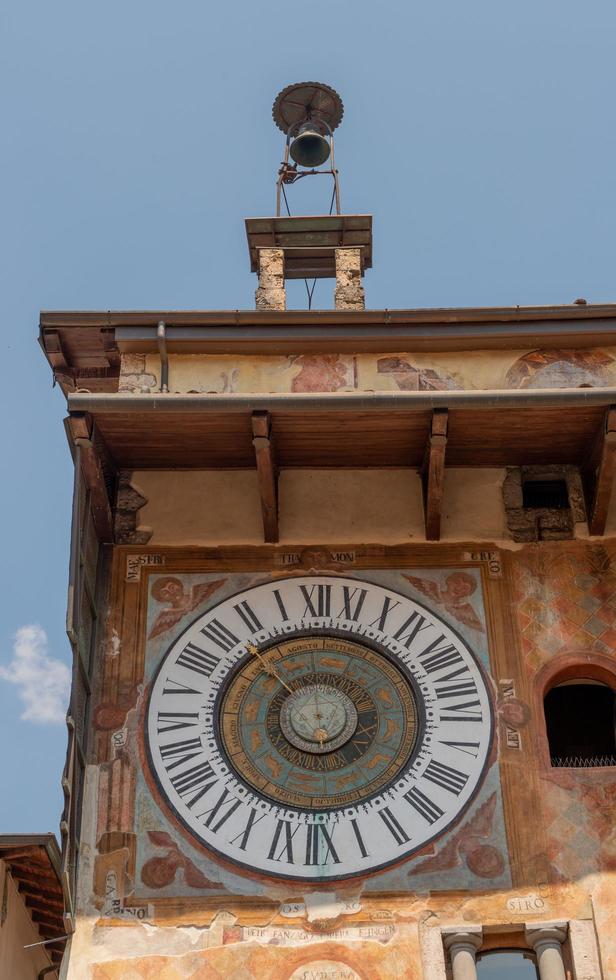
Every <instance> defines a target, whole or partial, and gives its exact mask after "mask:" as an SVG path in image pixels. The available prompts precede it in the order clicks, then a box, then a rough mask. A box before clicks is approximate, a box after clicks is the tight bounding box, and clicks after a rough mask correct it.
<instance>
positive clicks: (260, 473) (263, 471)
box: [252, 412, 279, 544]
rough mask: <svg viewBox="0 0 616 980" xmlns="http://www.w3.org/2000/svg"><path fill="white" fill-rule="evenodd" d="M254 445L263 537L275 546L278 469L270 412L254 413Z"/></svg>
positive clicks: (277, 535)
mask: <svg viewBox="0 0 616 980" xmlns="http://www.w3.org/2000/svg"><path fill="white" fill-rule="evenodd" d="M252 433H253V439H252V444H253V446H254V449H255V461H256V465H257V478H258V484H259V494H260V497H261V514H262V517H263V536H264V540H265V541H266V543H268V544H275V543H276V542H277V541H278V538H279V532H278V468H277V466H276V458H275V452H274V446H273V443H272V434H271V418H270V414H269V412H253V413H252Z"/></svg>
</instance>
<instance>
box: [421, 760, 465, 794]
mask: <svg viewBox="0 0 616 980" xmlns="http://www.w3.org/2000/svg"><path fill="white" fill-rule="evenodd" d="M423 777H424V779H429V780H430V782H431V783H436V785H437V786H441V787H442V789H446V790H447V792H449V793H453V794H454V795H455V796H459V795H460V793H461V792H462V790H463V789H464V787H465V786H466V784H467V782H468V776H467V775H466V773H464V772H460V770H459V769H454V768H453V766H446V765H445V763H444V762H437V761H436V759H431V761H430V762H429V764H428V766H427V767H426V769H425V770H424V773H423Z"/></svg>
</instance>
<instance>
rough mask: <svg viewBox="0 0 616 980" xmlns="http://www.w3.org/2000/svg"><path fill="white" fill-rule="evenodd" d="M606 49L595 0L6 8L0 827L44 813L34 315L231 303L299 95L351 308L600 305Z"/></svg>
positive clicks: (51, 686)
mask: <svg viewBox="0 0 616 980" xmlns="http://www.w3.org/2000/svg"><path fill="white" fill-rule="evenodd" d="M615 32H616V7H615V6H614V4H613V3H612V2H609V0H604V2H597V0H586V2H585V3H584V4H580V3H579V2H575V3H574V2H571V0H541V2H540V3H538V2H537V0H518V2H517V3H515V4H512V3H503V2H499V0H467V2H465V3H460V0H434V2H430V3H428V2H424V3H421V4H420V3H418V2H416V0H404V2H402V0H380V2H367V0H312V2H310V3H302V4H299V3H298V4H295V5H293V4H289V3H288V2H284V3H283V2H278V0H260V2H259V3H252V2H248V0H236V2H230V3H226V4H212V3H206V2H204V0H200V2H197V0H176V2H175V3H170V2H165V3H162V2H159V0H148V2H145V0H128V2H127V0H123V2H118V0H107V2H106V3H104V4H102V3H96V4H95V3H93V2H91V0H90V2H88V0H73V2H69V0H55V2H54V3H49V2H48V0H45V2H43V0H38V2H36V0H7V2H5V3H4V4H3V6H2V10H1V11H0V90H1V91H2V93H3V100H2V102H3V104H2V113H1V115H0V120H1V123H0V143H1V145H2V148H1V156H0V159H1V161H2V179H1V181H0V196H1V200H0V213H1V214H2V226H3V232H2V236H1V240H0V250H1V254H0V296H1V298H2V309H3V324H2V355H3V362H2V363H3V371H2V381H1V383H0V399H1V400H2V412H1V414H0V426H1V427H2V428H1V438H2V445H3V447H4V458H5V460H7V459H8V466H6V467H5V469H4V477H3V480H2V483H1V484H0V494H1V495H2V503H3V514H4V529H3V534H2V539H1V540H2V562H1V571H0V574H1V576H2V580H1V582H0V596H2V603H1V616H0V786H1V787H2V789H1V792H0V832H26V831H36V832H43V831H49V830H57V824H58V817H59V812H60V807H61V793H60V773H61V768H62V764H63V758H64V746H65V731H64V727H63V725H62V724H61V723H58V721H57V719H58V718H60V717H61V715H62V713H63V710H64V705H63V689H64V685H65V677H66V672H65V670H64V669H63V667H62V664H65V665H66V664H68V663H69V648H68V641H67V640H66V638H65V635H64V610H65V598H66V578H67V563H68V537H69V515H70V495H71V466H70V457H69V454H68V450H67V448H66V443H65V439H64V434H63V429H62V424H61V420H62V417H63V414H64V405H63V398H62V395H61V392H59V390H58V389H56V390H52V386H51V377H50V372H49V370H48V368H47V366H46V363H45V361H44V359H43V356H42V354H41V352H40V351H39V350H38V348H37V346H36V334H37V324H38V312H39V310H40V309H41V308H44V309H108V308H115V309H144V308H146V309H147V308H155V309H173V308H179V309H228V308H232V309H235V308H250V307H252V306H253V291H254V287H255V283H254V281H253V279H252V277H251V275H250V272H249V269H248V259H247V253H246V245H245V238H244V229H243V218H244V217H246V216H249V215H262V214H270V213H272V209H273V206H274V176H275V172H276V169H277V166H278V163H279V160H280V156H281V151H282V142H281V138H280V134H279V132H278V130H277V129H276V128H275V127H274V125H273V123H272V122H271V115H270V110H271V103H272V101H273V99H274V96H275V95H276V93H277V92H278V91H279V90H280V89H281V88H283V87H284V86H285V85H287V84H288V83H290V82H294V81H301V80H304V79H320V80H323V81H325V82H327V83H329V84H330V85H333V86H334V87H335V88H336V89H337V90H338V91H339V92H340V93H341V95H342V97H343V99H344V102H345V117H344V121H343V124H342V126H341V128H340V130H339V131H338V133H337V142H336V153H337V162H338V166H339V168H340V171H341V182H342V205H343V210H344V211H347V212H370V213H372V214H373V215H374V222H375V226H374V268H373V270H371V271H370V272H368V274H367V276H366V282H365V286H366V296H367V303H368V305H369V306H372V307H377V308H379V307H416V306H458V305H459V306H473V305H486V306H489V305H501V304H503V305H515V304H521V305H523V304H532V303H569V302H571V301H572V300H574V299H575V298H576V297H578V296H584V297H586V298H587V299H588V300H589V302H609V301H611V300H614V299H616V288H615V283H614V276H615V272H614V268H615V267H614V249H613V241H614V228H615V227H616V223H615V210H616V184H615V180H616V178H615V173H616V171H615V168H614V160H615V159H616V127H615V125H614V110H613V106H614V90H615V84H614V83H615V81H616V62H615V59H614V57H613V51H614V42H615ZM304 183H305V184H306V185H308V184H309V183H310V182H304ZM311 183H312V184H313V185H315V184H317V185H318V186H319V187H320V186H321V185H320V184H319V182H316V181H313V182H311ZM325 197H326V195H325V194H324V192H323V191H321V192H320V193H317V190H316V189H315V187H314V186H313V187H309V186H305V187H301V186H300V187H298V188H291V197H290V203H291V207H292V209H293V210H294V211H295V213H298V212H301V211H303V210H313V211H322V210H324V209H326V203H325ZM328 203H329V202H328V201H327V204H328ZM302 288H303V287H302V286H301V284H293V289H291V290H290V297H289V300H290V305H295V306H304V304H305V297H304V295H303V294H302V292H301V289H302ZM331 293H332V285H331V283H324V284H318V285H317V290H316V293H315V298H314V305H315V307H319V306H321V307H324V306H325V307H326V306H329V305H331ZM18 631H19V632H18ZM16 635H17V637H18V639H17V641H15V636H16ZM45 636H46V640H45ZM15 642H17V646H15Z"/></svg>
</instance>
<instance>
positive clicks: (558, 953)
mask: <svg viewBox="0 0 616 980" xmlns="http://www.w3.org/2000/svg"><path fill="white" fill-rule="evenodd" d="M567 928H568V926H567V923H566V922H527V923H525V924H524V938H525V939H526V942H527V943H528V944H529V945H530V946H532V947H533V949H534V951H535V953H536V956H537V966H538V967H539V976H540V977H541V980H566V975H565V966H564V963H563V956H562V944H563V943H564V941H565V939H566V938H567Z"/></svg>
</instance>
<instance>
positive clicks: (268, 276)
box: [255, 248, 287, 310]
mask: <svg viewBox="0 0 616 980" xmlns="http://www.w3.org/2000/svg"><path fill="white" fill-rule="evenodd" d="M255 304H256V308H257V309H258V310H285V309H286V306H287V297H286V292H285V285H284V250H283V249H281V248H260V249H259V285H258V287H257V291H256V293H255Z"/></svg>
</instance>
